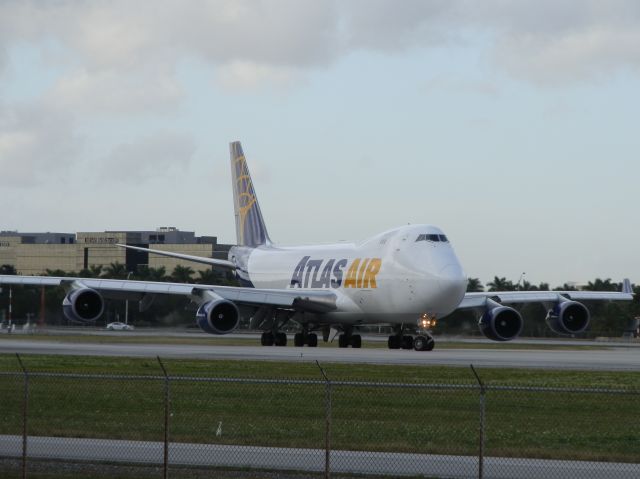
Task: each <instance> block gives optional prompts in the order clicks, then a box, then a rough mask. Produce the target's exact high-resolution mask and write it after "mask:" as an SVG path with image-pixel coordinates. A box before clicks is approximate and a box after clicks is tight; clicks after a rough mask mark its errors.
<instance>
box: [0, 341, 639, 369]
mask: <svg viewBox="0 0 640 479" xmlns="http://www.w3.org/2000/svg"><path fill="white" fill-rule="evenodd" d="M0 353H20V354H62V355H87V356H129V357H155V356H160V357H163V358H190V359H231V360H272V361H316V360H317V361H319V362H321V363H330V362H333V363H361V364H363V363H364V364H412V365H447V366H468V365H469V364H473V365H475V366H481V367H515V368H547V369H570V370H602V371H640V349H638V348H630V347H606V348H603V349H584V350H581V349H573V350H561V349H560V350H559V349H547V350H543V349H540V350H536V349H440V350H438V349H435V350H434V351H430V352H417V351H413V350H408V351H407V350H389V349H382V348H369V349H367V348H362V349H351V348H348V349H338V348H326V347H324V348H323V347H318V348H308V347H304V348H295V347H292V346H288V347H276V346H272V347H263V346H221V345H188V344H124V343H117V342H115V341H114V342H112V343H109V342H108V343H97V344H94V343H77V342H73V343H72V342H64V341H56V340H55V339H53V338H52V339H51V340H28V339H20V340H14V339H2V338H0Z"/></svg>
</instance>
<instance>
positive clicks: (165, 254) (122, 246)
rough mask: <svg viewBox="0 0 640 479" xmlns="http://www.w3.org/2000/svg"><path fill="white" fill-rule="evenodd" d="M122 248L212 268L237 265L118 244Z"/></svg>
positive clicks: (229, 262) (219, 260)
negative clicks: (206, 265) (207, 265)
mask: <svg viewBox="0 0 640 479" xmlns="http://www.w3.org/2000/svg"><path fill="white" fill-rule="evenodd" d="M116 246H119V247H120V248H126V249H131V250H135V251H143V252H145V253H150V254H157V255H159V256H167V257H169V258H178V259H184V260H187V261H193V262H194V263H202V264H209V265H211V266H221V267H223V268H230V269H236V265H235V264H234V263H233V262H231V261H228V260H226V259H215V258H205V257H204V256H195V255H191V254H183V253H173V252H171V251H161V250H158V249H153V248H141V247H140V246H129V245H126V244H116Z"/></svg>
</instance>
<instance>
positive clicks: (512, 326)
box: [478, 303, 523, 341]
mask: <svg viewBox="0 0 640 479" xmlns="http://www.w3.org/2000/svg"><path fill="white" fill-rule="evenodd" d="M494 305H495V306H494V307H492V308H491V309H488V310H487V311H485V313H484V314H483V315H482V316H480V321H478V326H479V327H480V331H482V333H483V334H484V335H485V336H486V337H487V338H489V339H492V340H494V341H510V340H512V339H514V338H516V337H518V335H519V334H520V332H521V331H522V325H523V321H522V316H520V313H519V312H518V311H516V310H515V309H513V308H510V307H508V306H500V305H499V304H498V303H494Z"/></svg>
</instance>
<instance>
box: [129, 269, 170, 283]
mask: <svg viewBox="0 0 640 479" xmlns="http://www.w3.org/2000/svg"><path fill="white" fill-rule="evenodd" d="M135 277H136V279H139V280H143V281H167V280H168V279H169V278H168V277H167V269H166V268H165V267H164V266H160V267H159V268H150V267H149V266H147V265H141V266H138V270H137V271H136V273H135Z"/></svg>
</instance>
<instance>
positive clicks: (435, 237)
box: [416, 234, 448, 243]
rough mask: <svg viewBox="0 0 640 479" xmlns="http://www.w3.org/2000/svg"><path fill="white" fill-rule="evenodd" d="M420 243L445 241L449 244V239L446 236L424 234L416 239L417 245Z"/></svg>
mask: <svg viewBox="0 0 640 479" xmlns="http://www.w3.org/2000/svg"><path fill="white" fill-rule="evenodd" d="M418 241H444V242H447V241H448V240H447V237H446V236H445V235H436V234H422V235H418V238H417V239H416V243H417V242H418Z"/></svg>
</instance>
